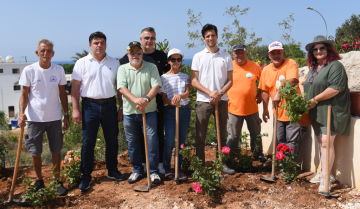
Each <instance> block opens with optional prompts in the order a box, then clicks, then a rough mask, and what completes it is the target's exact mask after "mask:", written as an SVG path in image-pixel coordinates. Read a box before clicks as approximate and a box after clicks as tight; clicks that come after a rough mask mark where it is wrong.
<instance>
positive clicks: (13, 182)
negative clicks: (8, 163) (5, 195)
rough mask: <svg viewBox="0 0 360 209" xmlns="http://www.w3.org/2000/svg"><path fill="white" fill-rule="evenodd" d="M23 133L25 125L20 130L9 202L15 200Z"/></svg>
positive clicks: (24, 118) (23, 116)
mask: <svg viewBox="0 0 360 209" xmlns="http://www.w3.org/2000/svg"><path fill="white" fill-rule="evenodd" d="M21 117H22V119H23V120H26V115H22V116H21ZM23 135H24V126H22V127H21V130H20V136H19V143H18V149H17V153H16V161H15V169H14V175H13V179H12V182H11V189H10V196H9V200H8V202H12V201H13V195H14V190H15V184H16V176H17V173H18V170H19V163H20V154H21V147H22V141H23Z"/></svg>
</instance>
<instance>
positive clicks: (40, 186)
mask: <svg viewBox="0 0 360 209" xmlns="http://www.w3.org/2000/svg"><path fill="white" fill-rule="evenodd" d="M34 185H35V186H36V191H38V190H39V189H45V184H44V180H40V179H36V181H35V183H34Z"/></svg>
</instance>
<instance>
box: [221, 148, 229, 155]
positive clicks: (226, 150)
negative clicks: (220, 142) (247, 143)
mask: <svg viewBox="0 0 360 209" xmlns="http://www.w3.org/2000/svg"><path fill="white" fill-rule="evenodd" d="M221 152H222V153H224V154H226V155H228V154H229V153H230V148H229V147H227V146H225V147H223V148H222V150H221Z"/></svg>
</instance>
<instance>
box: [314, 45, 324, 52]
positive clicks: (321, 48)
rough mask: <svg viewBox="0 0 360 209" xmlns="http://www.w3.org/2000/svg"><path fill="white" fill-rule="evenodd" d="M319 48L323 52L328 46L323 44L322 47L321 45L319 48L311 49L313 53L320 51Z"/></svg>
mask: <svg viewBox="0 0 360 209" xmlns="http://www.w3.org/2000/svg"><path fill="white" fill-rule="evenodd" d="M318 50H320V51H321V52H322V51H325V50H326V46H322V47H319V48H312V49H311V51H312V52H313V53H315V52H318Z"/></svg>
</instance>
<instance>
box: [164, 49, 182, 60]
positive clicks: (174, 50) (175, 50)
mask: <svg viewBox="0 0 360 209" xmlns="http://www.w3.org/2000/svg"><path fill="white" fill-rule="evenodd" d="M173 54H180V55H181V56H182V57H183V54H182V53H181V51H180V50H179V49H175V48H174V49H171V50H170V51H169V52H168V56H167V58H169V57H170V56H171V55H173Z"/></svg>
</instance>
